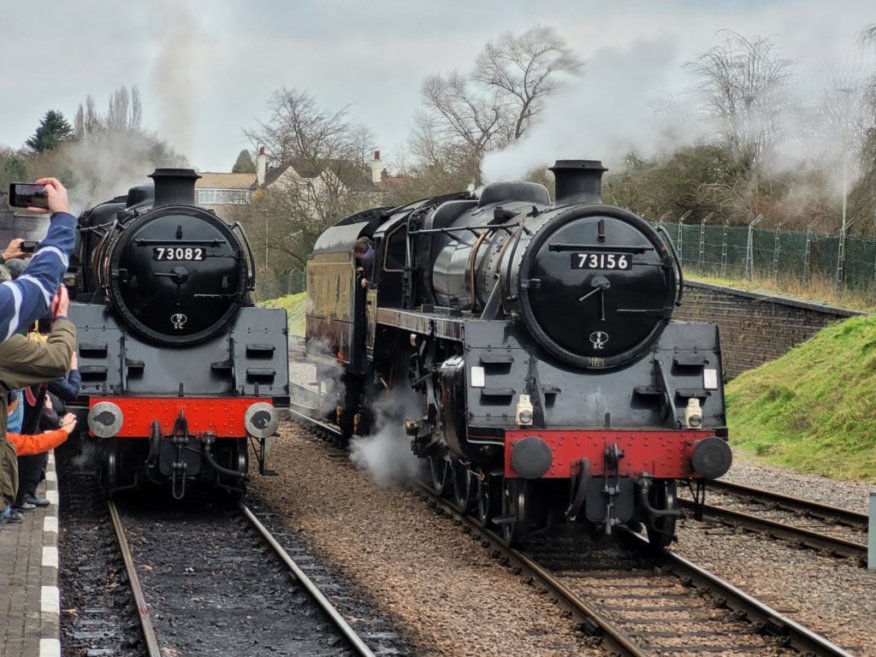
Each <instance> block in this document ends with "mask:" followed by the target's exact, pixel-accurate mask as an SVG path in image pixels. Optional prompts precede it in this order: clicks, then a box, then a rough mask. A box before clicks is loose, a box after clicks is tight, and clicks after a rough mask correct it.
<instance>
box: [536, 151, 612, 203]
mask: <svg viewBox="0 0 876 657" xmlns="http://www.w3.org/2000/svg"><path fill="white" fill-rule="evenodd" d="M550 171H553V174H554V180H555V181H556V185H557V198H556V203H557V205H567V204H569V203H601V202H602V174H603V173H604V172H606V171H608V169H606V168H605V167H603V166H602V162H600V161H599V160H557V161H556V163H555V164H554V166H552V167H550Z"/></svg>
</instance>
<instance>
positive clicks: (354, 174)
mask: <svg viewBox="0 0 876 657" xmlns="http://www.w3.org/2000/svg"><path fill="white" fill-rule="evenodd" d="M320 164H322V167H320V166H319V165H320ZM290 168H291V169H294V171H295V173H297V174H298V176H300V177H301V178H316V177H317V176H318V175H319V174H320V172H321V171H323V170H325V169H331V170H332V171H334V172H335V173H337V174H338V177H339V178H340V179H341V181H342V182H343V183H344V184H345V185H346V186H347V188H349V189H351V190H354V191H357V192H376V191H379V188H378V187H377V186H376V185H375V184H374V183H373V182H371V176H370V172H369V171H367V170H366V169H364V168H360V167H356V166H355V165H354V164H352V163H351V162H349V161H347V160H339V159H328V160H322V161H321V162H314V161H312V160H308V159H305V158H293V159H291V160H289V161H288V162H286V163H284V164H281V165H279V166H276V167H271V168H270V169H268V170H267V171H266V172H265V184H264V186H265V187H270V186H271V185H272V184H273V183H275V182H276V181H277V179H278V178H280V176H282V175H283V174H284V173H286V171H288V170H289V169H290Z"/></svg>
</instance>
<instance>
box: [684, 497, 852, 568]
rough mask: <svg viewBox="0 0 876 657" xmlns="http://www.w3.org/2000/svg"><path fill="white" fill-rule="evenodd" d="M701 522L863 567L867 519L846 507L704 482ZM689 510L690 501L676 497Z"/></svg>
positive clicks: (691, 506) (690, 506)
mask: <svg viewBox="0 0 876 657" xmlns="http://www.w3.org/2000/svg"><path fill="white" fill-rule="evenodd" d="M708 490H709V493H710V495H709V497H708V498H707V499H708V500H711V501H712V502H711V503H709V504H706V505H705V506H704V508H703V516H702V520H704V521H706V522H712V523H714V522H717V523H721V524H723V525H726V526H730V527H736V528H741V529H742V530H744V531H749V532H755V533H759V534H764V535H767V536H769V537H771V538H776V539H781V540H784V541H787V542H788V543H790V544H792V545H794V546H796V547H800V548H806V549H811V550H816V551H818V552H819V553H821V554H825V555H830V556H834V557H838V558H842V559H850V560H853V561H854V562H855V563H857V564H858V565H860V566H862V567H866V565H867V522H868V517H867V515H866V514H863V513H856V512H854V511H849V510H848V509H842V508H839V507H834V506H830V505H827V504H820V503H818V502H813V501H811V500H805V499H801V498H796V497H791V496H788V495H782V494H779V493H775V492H772V491H767V490H763V489H760V488H752V487H748V486H743V485H740V484H734V483H731V482H723V481H713V482H709V484H708ZM680 502H681V505H682V506H683V507H684V508H687V509H692V508H693V503H692V502H691V500H689V499H681V500H680Z"/></svg>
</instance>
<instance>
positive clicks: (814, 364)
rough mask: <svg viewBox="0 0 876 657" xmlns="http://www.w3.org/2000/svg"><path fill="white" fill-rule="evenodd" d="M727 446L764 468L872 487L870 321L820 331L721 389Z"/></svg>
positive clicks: (875, 438)
mask: <svg viewBox="0 0 876 657" xmlns="http://www.w3.org/2000/svg"><path fill="white" fill-rule="evenodd" d="M726 393H727V409H728V422H729V425H730V440H731V444H732V445H733V446H734V447H741V448H742V449H744V450H749V451H751V452H753V453H754V454H756V455H758V456H760V457H763V458H764V459H766V460H767V461H769V462H771V463H774V464H778V465H785V466H789V467H791V468H794V469H796V470H800V471H803V472H810V473H814V474H820V475H824V476H827V477H834V478H843V479H858V480H863V481H869V482H873V483H876V317H855V318H852V319H849V320H846V321H843V322H840V323H838V324H834V325H832V326H829V327H827V328H825V329H823V330H822V331H820V332H819V333H818V334H817V335H816V336H815V337H813V338H812V339H810V340H808V341H806V342H805V343H803V344H801V345H799V346H797V347H795V348H794V349H792V350H791V351H789V352H788V353H787V354H785V355H784V356H782V357H781V358H779V359H777V360H774V361H772V362H770V363H766V364H765V365H762V366H761V367H758V368H756V369H754V370H750V371H748V372H746V373H744V374H742V375H740V376H739V377H737V378H736V379H735V380H733V381H732V382H731V383H730V384H729V385H728V386H727V390H726Z"/></svg>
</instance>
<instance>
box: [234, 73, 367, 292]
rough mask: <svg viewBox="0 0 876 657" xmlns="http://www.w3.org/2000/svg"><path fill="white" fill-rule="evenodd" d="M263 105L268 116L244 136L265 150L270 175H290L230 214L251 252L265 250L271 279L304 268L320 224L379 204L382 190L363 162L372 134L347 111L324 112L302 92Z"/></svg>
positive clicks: (321, 227)
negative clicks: (244, 230) (247, 234)
mask: <svg viewBox="0 0 876 657" xmlns="http://www.w3.org/2000/svg"><path fill="white" fill-rule="evenodd" d="M268 110H269V113H270V116H269V119H268V120H267V121H265V122H262V123H259V125H258V127H257V128H255V129H253V130H245V131H244V134H245V135H246V136H247V137H248V138H249V139H250V140H251V141H252V143H253V145H254V146H255V145H264V146H265V147H266V151H267V154H268V161H269V163H270V165H271V166H272V170H271V171H269V172H268V175H269V178H270V177H271V174H272V173H273V174H275V175H280V174H282V173H283V172H288V173H286V175H283V176H282V178H281V179H278V180H274V181H273V185H271V186H270V187H268V188H266V189H263V190H260V191H259V192H258V193H257V194H255V196H254V199H253V203H252V205H251V206H243V207H241V208H239V209H238V211H237V212H236V216H235V218H236V219H238V220H240V221H242V222H243V223H244V224H245V225H247V230H248V232H250V233H251V234H252V236H253V241H254V244H255V246H256V250H257V252H261V253H265V254H266V256H265V260H267V261H268V262H269V263H270V266H269V267H268V266H267V264H265V267H264V269H265V270H266V271H265V273H266V274H267V276H269V277H270V276H277V275H284V274H285V273H287V272H288V271H293V270H302V269H303V267H304V264H305V262H306V257H307V254H308V253H309V252H310V250H311V249H312V247H313V243H314V242H315V241H316V238H317V237H318V236H319V234H320V233H321V232H322V231H323V230H325V228H326V227H328V226H330V225H332V224H334V223H335V222H337V221H338V220H339V219H341V218H343V217H345V216H348V215H350V214H353V213H355V212H356V211H358V210H360V209H364V208H366V207H374V206H375V205H379V203H380V195H379V194H378V193H376V190H375V188H374V186H373V185H372V184H371V175H370V168H369V167H368V166H367V165H368V156H369V155H370V153H371V150H372V137H371V134H370V132H369V131H368V130H367V129H366V128H364V127H363V126H361V125H360V124H358V123H356V122H355V121H353V120H351V119H349V118H348V116H347V108H344V109H341V110H340V111H336V112H332V111H327V110H325V109H323V108H321V107H320V106H319V105H318V104H317V102H316V100H315V99H314V98H313V96H311V95H310V94H309V93H307V92H304V91H297V90H294V89H293V90H287V89H282V90H280V91H277V92H275V93H274V94H273V96H272V97H271V100H270V102H269V103H268ZM261 265H262V263H261V262H260V266H261Z"/></svg>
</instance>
